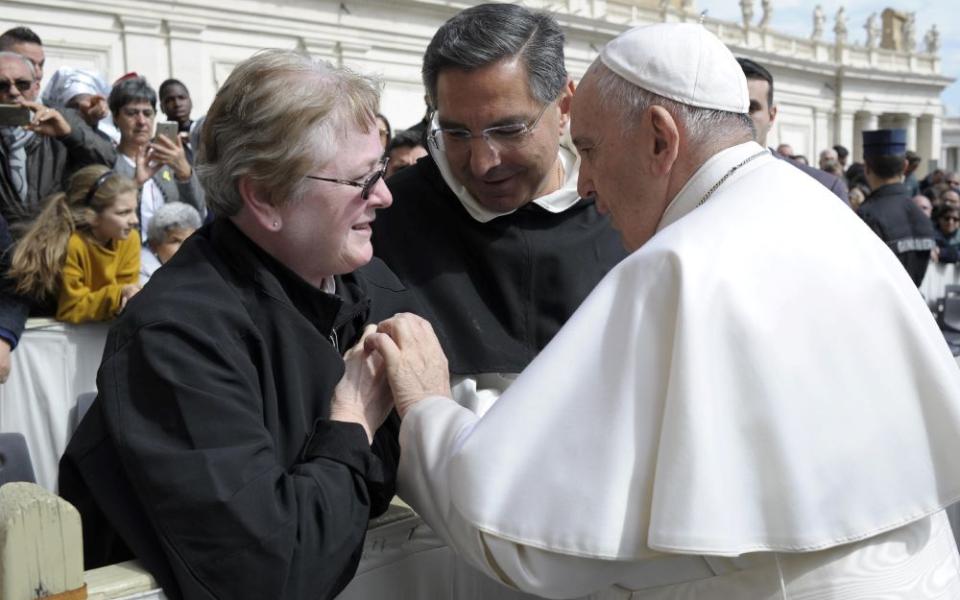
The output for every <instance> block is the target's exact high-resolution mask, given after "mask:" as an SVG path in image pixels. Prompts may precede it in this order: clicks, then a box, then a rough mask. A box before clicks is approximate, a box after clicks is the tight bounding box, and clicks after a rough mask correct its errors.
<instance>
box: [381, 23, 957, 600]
mask: <svg viewBox="0 0 960 600" xmlns="http://www.w3.org/2000/svg"><path fill="white" fill-rule="evenodd" d="M749 104H750V97H749V95H748V91H747V82H746V80H745V78H744V75H743V73H742V71H741V69H740V67H739V66H738V64H737V62H736V61H735V59H734V57H733V55H732V54H731V53H730V52H729V50H728V49H727V48H726V47H725V46H724V45H723V44H722V43H721V42H720V40H719V39H717V38H716V37H715V36H714V35H713V34H711V33H709V32H708V31H707V30H706V29H705V28H704V27H702V26H700V25H695V24H690V23H663V24H657V25H651V26H648V27H641V28H637V29H633V30H630V31H628V32H626V33H624V34H622V35H621V36H619V37H617V38H616V39H614V40H613V41H612V42H610V43H609V44H608V45H607V46H606V47H605V48H604V49H603V50H602V51H601V53H600V57H599V58H598V59H597V60H596V61H595V62H594V63H593V65H592V66H591V67H590V68H589V70H588V71H587V73H586V75H585V76H584V78H583V80H582V82H581V84H580V87H579V90H578V92H577V95H576V97H575V98H574V100H573V108H572V120H573V122H572V128H571V133H572V135H573V140H574V142H575V144H576V145H577V148H578V149H579V150H580V155H581V157H582V162H581V165H580V177H579V190H580V193H581V195H583V196H591V195H592V196H594V197H596V201H597V206H598V208H599V209H600V210H601V212H606V213H609V214H610V216H611V220H612V222H613V226H614V227H615V228H616V229H617V230H618V231H619V232H620V235H621V237H622V239H623V242H624V244H625V245H626V247H627V248H628V249H629V250H631V251H632V252H633V253H632V254H631V255H630V256H629V257H628V258H626V259H624V261H623V262H621V263H620V264H619V265H617V266H616V267H615V268H614V269H613V270H612V271H611V272H610V273H609V274H608V275H607V276H606V277H605V278H604V280H603V281H601V282H600V284H599V285H598V286H597V288H596V289H595V290H594V291H593V293H592V294H591V295H590V296H589V297H588V298H587V299H586V300H585V301H584V303H583V305H582V306H581V307H580V308H579V309H578V310H577V312H576V313H575V314H574V315H573V316H572V317H571V318H570V320H569V321H568V322H567V324H566V325H565V326H564V327H563V328H562V329H561V330H560V332H559V333H558V334H557V335H556V337H555V338H554V339H553V341H551V342H550V344H549V345H548V346H547V347H546V348H545V349H544V350H543V351H542V352H541V353H540V354H539V355H538V356H537V358H535V359H534V360H533V362H532V363H531V364H530V366H529V367H528V368H527V369H525V370H524V372H523V373H522V374H521V375H520V376H519V378H518V379H517V380H516V381H515V382H514V384H513V385H512V386H511V387H510V389H509V390H507V391H506V392H505V393H504V394H503V395H502V396H501V398H500V399H499V400H498V402H497V404H496V405H495V406H494V407H493V408H492V409H491V410H490V411H489V412H487V413H486V415H484V416H483V417H480V418H478V417H477V416H476V415H474V414H473V413H471V412H470V411H468V410H465V409H464V408H463V407H461V406H459V405H458V404H457V403H455V402H454V401H452V400H451V399H450V389H449V383H448V381H447V379H446V377H447V370H446V367H445V363H444V361H443V356H442V353H441V351H440V346H439V343H438V342H437V339H436V337H434V335H433V334H432V332H431V330H430V326H429V324H428V323H426V321H424V320H422V319H419V318H418V317H414V316H412V315H400V316H397V317H394V318H392V319H389V320H387V321H385V322H382V323H380V324H379V326H378V332H377V333H376V334H374V335H373V336H371V337H370V338H369V340H368V342H367V344H366V346H367V348H368V349H369V350H371V351H376V352H378V353H379V354H380V356H382V357H383V359H384V360H385V370H386V374H387V376H388V380H389V383H390V386H391V389H392V392H393V395H394V401H395V403H396V406H397V410H398V412H399V413H400V416H401V417H402V419H403V421H402V427H401V431H400V445H401V461H400V471H399V486H398V489H399V492H400V495H401V496H402V497H403V498H404V499H405V500H406V501H407V502H408V503H409V504H410V506H411V507H413V508H414V509H415V510H416V511H417V512H418V513H419V514H420V515H422V516H423V517H424V519H425V520H426V522H427V523H429V524H430V525H431V527H433V528H434V529H435V530H436V531H438V532H439V533H440V535H441V536H443V537H444V539H445V540H447V541H448V543H450V544H451V545H452V546H453V547H455V548H456V549H457V550H458V551H459V552H461V553H462V554H463V555H464V556H465V557H466V558H467V559H468V560H469V561H470V562H472V563H473V564H475V565H476V566H478V567H479V568H481V569H483V570H484V571H485V572H486V573H487V574H488V575H489V576H491V577H493V578H496V579H498V580H499V581H501V582H503V583H505V584H507V585H512V586H516V587H519V588H522V589H525V590H527V591H531V592H534V593H536V594H539V595H542V596H546V597H551V598H569V597H572V596H576V595H580V594H586V593H597V597H602V598H625V597H627V596H628V595H629V597H630V598H631V599H632V600H653V599H658V600H660V599H666V598H698V599H699V598H704V599H706V598H709V599H711V600H733V599H737V600H739V599H747V598H750V599H761V598H762V599H771V600H772V599H774V598H778V599H785V598H810V599H812V598H817V599H821V600H822V599H827V598H840V597H843V598H846V599H862V600H865V599H867V598H879V597H884V598H902V599H904V600H906V599H910V600H917V599H933V598H942V599H946V598H957V597H960V557H958V555H957V548H956V545H955V542H954V540H953V536H952V533H951V530H950V526H949V523H948V521H947V518H946V515H945V514H944V513H943V510H942V509H943V507H945V506H947V505H949V504H951V503H953V502H954V501H956V500H957V498H958V497H960V372H958V370H957V366H956V363H955V362H954V360H953V357H952V356H951V355H950V352H949V351H948V350H947V347H946V345H945V344H944V342H943V338H942V336H941V334H940V332H939V331H938V330H937V327H936V325H935V324H934V322H933V320H932V319H931V318H930V314H929V311H928V309H927V307H926V305H925V304H924V302H923V299H922V298H921V297H920V295H919V294H917V293H916V288H915V287H914V286H913V284H912V283H911V281H910V279H909V278H908V277H907V276H906V273H905V272H904V270H903V267H902V266H901V265H900V263H899V262H898V261H897V260H896V258H895V257H894V256H893V254H892V253H891V252H890V251H889V250H888V249H887V248H886V247H885V246H884V244H883V243H882V242H880V240H879V239H878V238H877V236H875V235H874V234H873V233H872V232H871V231H870V230H869V229H868V228H866V227H864V226H863V224H862V223H861V222H860V220H859V219H858V217H857V216H856V215H855V214H853V212H852V211H850V210H849V209H848V208H847V207H845V206H843V205H841V204H840V203H838V202H836V199H835V198H834V197H833V196H832V195H831V194H830V192H829V191H827V190H826V189H825V188H824V187H823V186H821V185H820V184H818V183H817V182H816V181H814V180H813V179H811V178H809V177H807V176H805V175H803V174H802V173H800V171H799V170H797V169H796V168H794V167H792V166H790V165H788V164H786V163H785V162H784V161H782V160H777V159H775V158H774V157H773V156H772V155H771V154H770V152H769V151H768V150H767V149H765V148H763V147H762V146H760V145H759V144H757V143H756V142H755V141H753V131H752V128H751V123H750V119H749V116H748V108H749ZM771 190H777V191H778V193H777V194H776V197H775V198H772V199H771V198H770V197H769V194H770V191H771ZM784 224H789V227H785V226H784ZM811 231H816V232H817V234H816V240H813V241H811V238H810V232H811ZM840 247H842V248H843V252H844V260H842V261H838V260H837V257H836V250H837V248H840ZM863 365H870V368H869V369H864V368H863Z"/></svg>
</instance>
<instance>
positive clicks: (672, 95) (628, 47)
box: [600, 23, 750, 114]
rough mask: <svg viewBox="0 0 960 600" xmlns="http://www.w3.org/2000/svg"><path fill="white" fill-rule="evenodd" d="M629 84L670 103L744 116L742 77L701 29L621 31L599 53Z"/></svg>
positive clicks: (674, 26) (746, 99) (746, 101)
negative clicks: (659, 96) (672, 101)
mask: <svg viewBox="0 0 960 600" xmlns="http://www.w3.org/2000/svg"><path fill="white" fill-rule="evenodd" d="M600 60H601V62H603V64H604V65H605V66H606V67H607V68H608V69H610V70H611V71H613V72H614V73H616V74H617V75H619V76H620V77H623V78H624V79H626V80H627V81H629V82H630V83H632V84H634V85H636V86H638V87H641V88H643V89H645V90H647V91H650V92H653V93H655V94H659V95H661V96H663V97H665V98H669V99H670V100H674V101H676V102H680V103H681V104H687V105H689V106H698V107H701V108H711V109H714V110H725V111H729V112H735V113H741V114H747V112H748V109H749V107H750V94H749V93H748V92H747V79H746V77H745V76H744V75H743V70H742V69H741V68H740V65H739V64H737V60H736V59H735V58H734V57H733V54H731V53H730V50H728V49H727V47H726V46H724V45H723V42H721V41H720V40H719V39H717V37H716V36H715V35H713V34H712V33H710V32H709V31H707V30H706V29H705V28H704V27H703V26H702V25H698V24H694V23H657V24H655V25H646V26H643V27H635V28H633V29H630V30H629V31H625V32H624V33H621V34H620V35H618V36H617V37H616V38H614V39H613V40H611V41H610V43H608V44H607V45H606V46H605V47H604V48H603V50H602V51H601V52H600Z"/></svg>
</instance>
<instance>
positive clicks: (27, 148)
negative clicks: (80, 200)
mask: <svg viewBox="0 0 960 600" xmlns="http://www.w3.org/2000/svg"><path fill="white" fill-rule="evenodd" d="M35 83H36V77H35V76H34V65H33V63H32V62H30V60H29V59H27V58H26V57H25V56H22V55H20V54H17V53H14V52H4V51H0V104H19V105H21V106H24V107H26V108H29V109H30V111H31V113H30V115H29V119H30V121H29V123H28V124H26V125H23V126H7V127H0V214H2V215H3V217H4V218H5V219H6V220H7V223H9V224H10V226H11V229H12V231H13V233H14V237H15V238H16V237H17V235H16V234H17V231H18V229H19V228H18V227H17V225H19V224H21V223H25V222H29V221H31V220H32V219H33V217H34V216H36V214H37V213H39V211H40V209H41V207H42V203H43V200H44V198H46V197H48V196H49V195H50V194H54V193H56V192H59V191H61V190H62V189H63V182H64V179H65V178H66V177H67V176H69V174H70V171H69V169H78V168H80V167H82V166H85V165H89V164H94V163H96V162H100V161H99V160H98V156H99V154H98V152H97V150H96V148H94V147H93V146H92V145H91V144H90V143H89V141H90V140H89V137H90V136H85V135H84V133H83V131H81V130H80V128H79V127H77V126H76V124H77V123H78V122H79V121H80V118H79V117H78V116H77V117H75V118H74V125H73V126H71V121H70V119H68V118H67V117H65V116H64V115H63V114H61V113H60V111H58V110H56V109H54V108H51V107H47V106H44V105H43V104H41V103H39V102H38V101H37V93H38V89H37V86H36V85H34V84H35Z"/></svg>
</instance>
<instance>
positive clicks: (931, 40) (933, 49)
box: [923, 23, 940, 54]
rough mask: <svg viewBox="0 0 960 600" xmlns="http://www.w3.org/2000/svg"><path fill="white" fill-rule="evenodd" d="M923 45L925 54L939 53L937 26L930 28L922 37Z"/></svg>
mask: <svg viewBox="0 0 960 600" xmlns="http://www.w3.org/2000/svg"><path fill="white" fill-rule="evenodd" d="M923 43H924V45H925V46H926V47H927V54H939V53H940V32H939V31H937V24H936V23H934V24H933V26H932V27H930V31H928V32H927V35H925V36H923Z"/></svg>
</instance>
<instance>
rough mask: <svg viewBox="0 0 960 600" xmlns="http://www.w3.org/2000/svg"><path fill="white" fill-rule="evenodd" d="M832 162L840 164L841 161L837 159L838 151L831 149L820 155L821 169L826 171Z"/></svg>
mask: <svg viewBox="0 0 960 600" xmlns="http://www.w3.org/2000/svg"><path fill="white" fill-rule="evenodd" d="M831 162H837V163H839V162H840V159H839V158H837V151H836V150H834V149H833V148H829V149H827V150H824V151H823V152H821V153H820V168H821V169H824V170H826V169H827V166H828V165H829V164H830V163H831Z"/></svg>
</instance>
